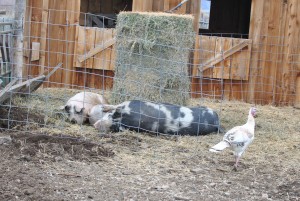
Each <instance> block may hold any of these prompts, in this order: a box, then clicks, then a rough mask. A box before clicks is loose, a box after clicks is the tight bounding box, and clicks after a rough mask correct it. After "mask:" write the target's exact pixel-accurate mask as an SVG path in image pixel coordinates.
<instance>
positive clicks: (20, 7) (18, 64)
mask: <svg viewBox="0 0 300 201" xmlns="http://www.w3.org/2000/svg"><path fill="white" fill-rule="evenodd" d="M25 4H26V1H24V0H16V4H15V33H14V42H13V49H14V51H13V69H12V77H15V78H18V79H20V80H19V82H21V81H22V80H21V79H22V70H23V22H24V20H23V19H24V13H25Z"/></svg>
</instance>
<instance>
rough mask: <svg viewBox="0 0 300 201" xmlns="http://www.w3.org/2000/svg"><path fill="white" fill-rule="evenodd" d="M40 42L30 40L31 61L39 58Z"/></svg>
mask: <svg viewBox="0 0 300 201" xmlns="http://www.w3.org/2000/svg"><path fill="white" fill-rule="evenodd" d="M40 45H41V44H40V43H38V42H32V45H31V47H32V48H31V61H37V60H39V59H40ZM41 72H42V73H43V72H44V71H43V70H41Z"/></svg>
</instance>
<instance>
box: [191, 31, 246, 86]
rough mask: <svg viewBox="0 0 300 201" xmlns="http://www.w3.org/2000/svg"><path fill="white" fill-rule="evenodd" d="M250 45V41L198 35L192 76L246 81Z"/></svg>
mask: <svg viewBox="0 0 300 201" xmlns="http://www.w3.org/2000/svg"><path fill="white" fill-rule="evenodd" d="M251 43H252V40H250V39H239V38H226V37H216V36H202V35H198V36H197V39H196V44H195V53H194V62H193V65H194V67H193V76H194V77H200V76H203V77H208V78H219V79H230V80H248V77H249V65H250V56H251Z"/></svg>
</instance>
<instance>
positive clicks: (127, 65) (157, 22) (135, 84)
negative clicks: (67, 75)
mask: <svg viewBox="0 0 300 201" xmlns="http://www.w3.org/2000/svg"><path fill="white" fill-rule="evenodd" d="M195 37H196V34H195V32H194V29H193V17H192V16H191V15H177V14H167V13H151V12H121V13H120V14H119V15H118V19H117V26H116V55H117V56H116V66H115V78H114V85H113V95H112V102H113V103H120V102H123V101H126V100H130V99H142V100H149V101H158V102H167V103H173V104H180V105H186V101H187V100H188V99H189V91H190V79H189V76H188V60H189V53H190V49H191V48H192V46H193V44H194V41H195Z"/></svg>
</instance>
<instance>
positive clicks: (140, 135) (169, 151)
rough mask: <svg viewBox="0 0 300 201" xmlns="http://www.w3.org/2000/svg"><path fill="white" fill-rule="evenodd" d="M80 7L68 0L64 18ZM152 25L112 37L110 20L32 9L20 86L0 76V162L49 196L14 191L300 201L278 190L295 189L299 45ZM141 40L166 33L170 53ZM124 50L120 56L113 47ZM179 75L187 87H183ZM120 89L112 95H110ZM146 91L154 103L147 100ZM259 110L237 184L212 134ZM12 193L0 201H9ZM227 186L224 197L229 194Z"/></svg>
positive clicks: (107, 196)
mask: <svg viewBox="0 0 300 201" xmlns="http://www.w3.org/2000/svg"><path fill="white" fill-rule="evenodd" d="M43 2H44V1H43ZM45 2H47V1H45ZM55 2H56V1H55ZM57 2H58V1H57ZM74 2H75V1H68V3H69V4H70V5H69V4H68V5H69V6H70V8H73V6H75V3H74ZM59 5H60V4H59V3H57V5H56V6H57V7H59ZM164 20H165V19H164ZM137 23H139V22H137ZM151 23H152V24H151ZM156 23H157V22H156V21H155V20H152V21H151V20H149V22H147V23H146V25H148V29H147V30H146V31H145V32H146V34H145V33H143V34H139V32H140V31H142V29H138V28H137V29H135V30H133V31H135V32H137V34H135V35H134V36H132V35H130V36H128V35H125V34H122V33H123V32H126V33H128V32H129V33H130V32H131V31H132V30H131V29H130V27H126V26H125V27H122V29H121V30H119V31H117V30H116V28H113V27H114V26H115V25H116V26H118V20H117V21H116V17H115V16H114V15H100V14H90V13H78V12H74V11H72V9H68V10H65V9H59V8H56V9H50V8H48V9H43V8H41V7H33V6H29V7H27V9H26V15H25V18H24V30H23V34H24V40H23V46H22V51H23V68H22V73H23V76H22V79H20V78H19V77H18V76H15V75H14V74H13V73H12V74H9V75H8V74H1V76H0V82H1V81H2V85H1V91H0V133H1V137H2V135H9V136H11V138H13V140H14V144H13V145H12V146H10V147H9V149H5V147H4V146H0V152H1V153H10V154H7V155H6V154H2V155H1V156H2V159H3V161H6V162H5V163H3V164H4V165H6V166H8V167H11V166H12V164H11V163H10V162H7V161H9V160H11V159H12V158H13V159H15V158H17V162H18V161H20V163H22V164H21V165H20V164H18V165H20V166H21V167H23V166H26V167H27V165H28V164H29V165H31V164H32V163H34V164H35V165H33V166H30V168H27V169H26V171H24V170H22V169H21V170H22V171H21V172H28V174H29V175H31V176H29V177H28V178H26V177H25V176H24V175H26V174H22V175H23V176H24V178H23V176H21V177H22V179H21V181H20V182H18V181H15V179H10V177H9V176H10V175H9V174H7V175H8V176H7V177H5V178H7V180H6V183H7V184H10V185H16V186H17V185H20V183H21V184H22V185H23V183H22V182H28V183H26V184H25V185H24V186H26V187H27V186H30V187H32V186H33V187H32V188H34V189H38V188H40V186H43V185H44V186H46V187H47V188H49V189H50V191H49V192H50V193H48V192H46V193H44V194H43V195H37V194H38V193H39V192H44V191H43V190H44V189H46V187H45V188H44V187H41V189H38V190H34V192H30V191H29V190H28V191H29V192H27V191H26V193H23V192H21V193H20V195H19V194H18V196H19V197H21V198H23V197H24V196H32V197H30V198H32V199H33V200H34V199H36V200H41V199H42V198H43V199H49V200H55V199H62V198H63V199H67V200H76V199H80V200H86V199H87V198H88V199H93V198H95V200H97V199H99V200H110V199H112V198H116V199H118V200H130V199H132V200H147V199H148V200H199V195H201V196H202V197H201V198H203V199H202V200H205V199H223V198H224V196H227V197H226V198H228V199H237V198H241V199H243V198H242V197H238V196H239V195H236V192H239V190H240V186H250V187H249V188H251V189H253V191H251V193H249V192H248V190H247V191H246V190H245V191H243V193H244V194H243V195H245V197H246V199H247V198H249V200H251V199H257V200H259V199H261V198H262V193H263V196H264V197H266V195H264V193H266V192H265V189H269V188H270V189H271V190H270V192H268V195H267V196H270V197H271V198H274V199H276V198H278V199H279V200H280V199H281V200H284V199H286V198H297V195H298V194H299V193H298V191H297V189H296V188H294V187H291V189H292V190H289V191H288V193H286V191H285V190H286V189H285V188H286V186H289V185H291V186H292V185H294V186H296V185H298V183H299V182H298V181H295V178H294V177H295V175H297V174H299V171H298V170H299V163H298V161H299V154H295V153H297V150H298V149H299V134H298V131H299V115H300V114H299V110H298V109H295V108H293V107H291V106H296V104H299V103H298V102H297V101H299V99H297V95H299V91H300V90H299V64H300V62H299V59H300V58H299V52H300V51H299V46H297V45H296V44H295V45H294V46H293V47H291V46H290V44H289V43H286V42H287V41H288V38H286V37H284V36H269V35H259V36H253V35H252V36H250V35H247V34H238V33H219V34H218V33H211V34H208V33H206V34H200V35H199V34H197V33H182V34H181V33H178V32H175V31H172V30H171V31H170V30H169V31H164V30H162V29H161V28H160V29H156V25H157V24H156ZM138 25H139V24H138ZM0 27H1V21H0ZM157 27H158V26H157ZM175 27H176V24H175ZM11 28H12V34H11V35H9V36H11V39H9V40H8V41H10V43H11V44H13V40H14V37H15V30H14V27H13V26H12V27H11ZM174 29H175V28H174ZM1 31H4V30H1V29H0V32H1ZM181 31H182V29H181ZM184 31H185V30H183V32H184ZM147 34H153V35H152V36H155V34H157V35H158V36H161V35H164V39H166V38H167V42H166V41H163V42H162V41H160V40H156V39H155V37H154V38H153V37H152V38H151V37H148V36H147ZM165 35H169V36H171V37H167V36H165ZM4 36H5V34H3V32H1V37H2V38H4ZM158 36H157V37H158ZM1 37H0V38H1ZM183 37H187V38H189V39H190V40H192V43H193V44H192V45H191V47H188V46H183V47H182V46H180V47H179V46H175V45H174V43H173V42H174V41H176V42H178V41H179V43H180V42H182V41H181V40H182V39H183ZM158 38H159V37H158ZM120 39H122V40H120ZM2 41H3V39H2ZM120 41H121V42H123V43H122V44H121V45H125V46H126V48H124V47H122V48H118V47H120V46H118V45H120V43H121V42H120ZM124 41H125V42H124ZM0 48H1V57H0V62H1V72H4V71H3V70H2V69H3V68H2V66H4V64H5V65H7V64H8V65H9V66H10V67H11V68H14V66H15V65H16V61H15V60H14V59H13V58H11V59H10V60H5V59H4V54H5V53H2V52H3V51H4V50H5V49H8V50H9V55H10V56H12V55H13V54H14V52H16V51H17V49H18V48H16V47H14V46H13V45H9V46H8V45H7V43H5V45H4V43H1V42H0ZM154 51H157V52H154ZM183 52H187V53H185V54H183V55H184V56H182V53H183ZM154 53H155V54H154ZM177 53H179V55H180V56H177V55H178V54H177ZM120 57H122V59H119V58H120ZM133 59H136V60H134V61H133V62H132V60H133ZM145 61H147V62H146V63H145ZM162 65H163V66H162ZM119 67H123V69H121V70H120V69H117V68H119ZM172 68H174V69H176V70H177V71H175V70H173V69H172ZM116 71H118V73H119V74H118V76H116ZM125 78H126V79H125ZM170 78H175V79H173V80H172V81H168V79H170ZM183 78H184V79H185V81H186V82H185V84H186V83H188V86H187V87H186V88H184V87H179V85H180V84H181V83H180V82H177V81H178V80H179V79H183ZM7 80H9V81H12V82H9V81H7ZM124 80H125V81H126V82H125V81H124ZM116 82H119V83H118V84H119V86H120V90H114V88H113V87H114V86H115V83H116ZM150 88H153V89H155V90H157V92H155V93H154V94H152V95H151V96H148V95H149V93H147V90H149V89H150ZM132 89H134V92H133V90H132ZM183 89H184V90H183ZM91 92H92V93H91ZM169 94H172V96H171V97H168V99H166V100H167V101H166V100H164V99H163V97H164V96H166V95H169ZM119 98H120V99H121V98H122V100H120V99H119ZM298 98H299V97H298ZM178 99H184V100H185V101H183V102H182V103H178V102H176V101H177V100H178ZM134 100H135V101H134ZM128 101H129V102H128ZM253 105H256V107H257V108H258V114H259V116H258V119H257V126H256V127H255V129H256V131H258V134H259V135H258V136H257V138H258V139H259V140H257V139H255V141H254V143H253V145H251V146H250V150H249V154H246V156H245V160H244V161H243V160H242V162H241V168H243V169H244V171H243V172H238V174H233V173H232V172H231V170H229V166H231V164H230V163H228V161H231V160H233V159H232V156H231V155H229V154H228V155H227V154H226V153H225V154H224V155H221V156H220V157H218V156H215V155H210V154H209V152H208V149H209V147H211V146H212V145H214V144H215V143H217V142H218V141H219V140H221V139H222V136H220V135H210V133H218V134H220V133H222V132H223V131H228V130H229V129H230V128H232V127H234V126H238V125H243V124H245V123H246V122H247V116H248V112H249V109H250V107H251V106H253ZM274 106H278V107H274ZM281 106H282V107H281ZM206 107H207V108H206ZM286 122H289V123H286ZM209 129H210V130H209ZM207 130H209V131H207ZM256 131H255V132H256ZM287 131H288V132H289V135H288V136H287V134H286V132H287ZM24 134H25V135H24ZM207 134H208V135H207ZM1 137H0V144H1V145H2V144H5V143H6V142H3V138H1ZM279 142H280V143H279ZM251 147H252V148H251ZM11 150H20V151H19V152H18V151H15V152H13V153H11V152H9V151H11ZM11 156H14V157H11ZM113 157H114V158H113ZM110 158H113V159H112V160H110ZM35 159H37V160H35ZM11 161H12V160H11ZM217 161H218V162H217ZM17 162H16V163H17ZM24 164H25V165H24ZM1 165H2V163H1V164H0V166H1ZM22 165H23V166H22ZM17 167H18V166H17V165H16V169H17V170H16V172H15V173H16V175H17V176H19V175H20V174H19V172H20V171H19V169H18V168H17ZM36 167H38V168H37V169H35V168H36ZM227 167H228V168H227ZM266 167H272V168H273V167H274V168H273V169H272V171H273V172H272V173H270V172H268V171H269V168H266ZM3 170H4V172H13V173H14V170H12V169H9V168H3ZM31 171H32V172H31ZM291 172H293V173H295V174H293V175H292V174H291ZM32 175H34V176H32ZM31 177H33V178H34V179H33V181H32V178H31ZM62 177H66V178H63V179H62ZM241 177H242V178H243V179H241ZM1 178H4V177H1ZM18 178H19V177H18ZM224 178H225V180H226V181H224ZM241 180H243V181H241ZM244 180H245V181H247V182H248V181H249V182H250V183H251V184H249V183H247V182H244ZM36 181H42V182H40V183H38V184H37V182H36ZM266 181H267V183H268V184H266ZM14 182H16V183H17V184H15V183H14ZM31 182H32V183H31ZM297 182H298V183H297ZM203 183H205V184H203ZM235 183H238V186H234V185H232V184H235ZM269 183H272V186H271V187H270V186H269ZM83 184H84V185H83ZM10 185H3V187H1V188H0V192H1V191H3V192H4V191H5V192H10V190H9V189H6V186H9V187H10ZM224 185H225V187H226V188H227V186H229V185H230V186H231V188H230V189H229V190H228V193H227V191H226V194H225V193H224V192H225V190H224ZM74 186H75V187H76V188H73V187H74ZM99 186H101V187H99ZM266 186H267V187H268V188H267V187H266ZM7 188H8V187H7ZM66 188H67V190H65V189H66ZM3 189H4V190H3ZM62 189H63V190H62ZM74 189H75V190H74ZM120 189H121V190H122V191H123V192H120V193H119V191H120ZM295 189H296V190H295ZM13 191H15V190H13ZM53 192H55V193H53ZM116 192H117V193H116ZM229 192H230V193H229ZM276 192H277V193H276ZM118 193H119V194H118ZM50 194H51V195H50ZM1 196H3V197H1ZM4 196H5V193H3V194H2V193H0V198H3V199H4V200H5V199H6V198H7V197H4ZM12 196H13V198H12V197H9V196H8V198H10V199H14V198H15V196H16V195H12ZM39 196H40V197H39ZM253 197H254V198H253ZM16 199H17V198H16ZM295 200H296V199H295Z"/></svg>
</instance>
